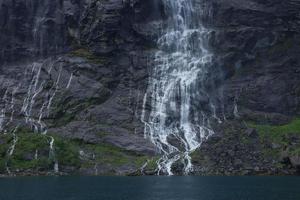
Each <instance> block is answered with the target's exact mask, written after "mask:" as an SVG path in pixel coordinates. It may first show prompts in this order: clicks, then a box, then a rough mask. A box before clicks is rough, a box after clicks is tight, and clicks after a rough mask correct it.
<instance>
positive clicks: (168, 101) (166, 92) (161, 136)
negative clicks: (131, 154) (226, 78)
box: [142, 0, 220, 175]
mask: <svg viewBox="0 0 300 200" xmlns="http://www.w3.org/2000/svg"><path fill="white" fill-rule="evenodd" d="M163 3H164V7H165V12H166V14H167V16H168V19H167V20H166V23H165V24H163V25H162V28H161V30H160V31H161V33H162V34H161V36H160V38H159V39H158V41H157V45H158V49H159V50H158V51H157V53H156V55H155V66H153V69H151V73H150V75H149V76H150V77H149V83H148V89H147V92H146V94H145V97H144V107H143V113H142V121H143V122H144V124H145V137H146V138H149V139H150V140H151V141H152V143H153V144H154V145H155V146H156V147H157V149H158V150H159V151H160V153H161V154H162V157H161V158H160V159H159V160H158V161H157V165H158V168H157V173H158V175H160V174H166V175H173V173H174V172H173V168H174V164H177V163H180V164H181V166H183V167H181V168H182V172H183V173H184V174H189V173H190V172H192V171H193V166H192V162H191V157H190V154H191V153H192V152H193V151H195V150H196V149H197V148H199V147H200V145H201V143H202V142H203V141H204V140H206V139H207V138H208V137H209V136H211V135H212V134H213V133H214V132H213V130H212V128H211V119H217V116H216V105H215V103H214V101H213V100H212V97H211V96H210V91H209V90H210V89H209V88H210V87H209V83H208V82H211V80H210V77H209V74H210V68H211V67H212V57H213V54H212V53H211V52H210V51H209V48H208V37H209V30H208V29H206V28H205V27H204V26H203V25H202V24H201V21H200V18H201V17H200V15H201V13H199V10H198V9H197V10H196V9H195V8H194V6H195V5H194V2H193V0H163ZM203 13H204V12H203ZM147 108H149V109H147ZM148 110H150V111H148ZM217 121H220V120H219V119H217Z"/></svg>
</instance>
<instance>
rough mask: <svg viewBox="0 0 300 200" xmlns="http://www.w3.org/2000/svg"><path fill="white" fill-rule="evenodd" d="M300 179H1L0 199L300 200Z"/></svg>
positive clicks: (187, 177)
mask: <svg viewBox="0 0 300 200" xmlns="http://www.w3.org/2000/svg"><path fill="white" fill-rule="evenodd" d="M299 199H300V177H195V176H194V177H192V176H184V177H32V178H8V179H6V178H5V179H0V200H299Z"/></svg>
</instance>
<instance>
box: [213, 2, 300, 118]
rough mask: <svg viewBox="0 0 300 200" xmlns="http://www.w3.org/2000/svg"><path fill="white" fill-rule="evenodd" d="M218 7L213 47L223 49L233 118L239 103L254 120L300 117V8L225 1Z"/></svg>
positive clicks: (219, 53) (226, 93)
mask: <svg viewBox="0 0 300 200" xmlns="http://www.w3.org/2000/svg"><path fill="white" fill-rule="evenodd" d="M212 4H213V11H212V13H213V20H212V22H211V24H210V25H211V26H213V27H214V28H215V32H214V34H213V39H212V40H213V45H212V46H213V47H217V49H215V52H216V55H217V59H218V62H219V63H221V65H222V68H223V72H225V74H224V76H225V83H224V85H223V90H224V103H225V105H226V106H227V108H226V110H227V113H228V112H229V113H230V111H233V107H232V102H234V101H236V104H237V106H238V108H239V110H240V111H241V114H242V115H245V117H248V118H251V117H252V118H253V116H251V115H252V114H251V112H253V111H257V112H262V113H277V114H283V115H288V116H294V115H299V92H298V90H299V84H300V82H299V81H300V80H299V77H300V74H299V63H300V60H299V57H298V56H297V54H298V51H299V47H298V46H299V41H300V35H299V31H300V24H299V18H300V16H299V12H298V11H299V8H300V4H299V2H297V1H285V2H282V1H233V0H232V1H231V0H224V1H214V2H213V3H212ZM230 105H231V106H230ZM262 115H263V114H262ZM276 117H280V115H277V116H275V115H274V117H273V118H274V119H273V120H274V121H275V122H276ZM263 118H264V117H260V118H259V119H258V120H263ZM266 121H267V120H266ZM271 121H272V120H271ZM277 121H278V120H277ZM279 121H280V120H279Z"/></svg>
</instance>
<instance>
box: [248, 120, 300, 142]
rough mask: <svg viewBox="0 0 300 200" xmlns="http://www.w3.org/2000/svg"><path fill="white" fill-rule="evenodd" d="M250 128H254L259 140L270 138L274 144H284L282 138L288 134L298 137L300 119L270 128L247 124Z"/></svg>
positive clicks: (269, 126)
mask: <svg viewBox="0 0 300 200" xmlns="http://www.w3.org/2000/svg"><path fill="white" fill-rule="evenodd" d="M248 125H249V126H250V127H252V128H255V129H256V130H257V131H258V133H259V135H260V136H261V138H270V139H272V141H274V142H280V143H282V142H284V137H285V136H287V135H290V134H299V135H300V118H297V119H294V120H293V121H291V122H290V123H289V124H285V125H280V126H272V125H258V124H253V123H248Z"/></svg>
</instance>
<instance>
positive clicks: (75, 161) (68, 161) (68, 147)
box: [54, 137, 80, 167]
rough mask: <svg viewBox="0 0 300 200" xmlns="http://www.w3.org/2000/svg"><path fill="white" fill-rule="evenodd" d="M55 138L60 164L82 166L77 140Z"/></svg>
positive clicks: (57, 157)
mask: <svg viewBox="0 0 300 200" xmlns="http://www.w3.org/2000/svg"><path fill="white" fill-rule="evenodd" d="M54 138H55V156H56V159H57V161H58V163H59V164H60V165H66V166H74V167H80V159H79V150H80V148H79V146H78V143H77V142H76V141H72V140H67V139H62V138H59V137H54Z"/></svg>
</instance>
